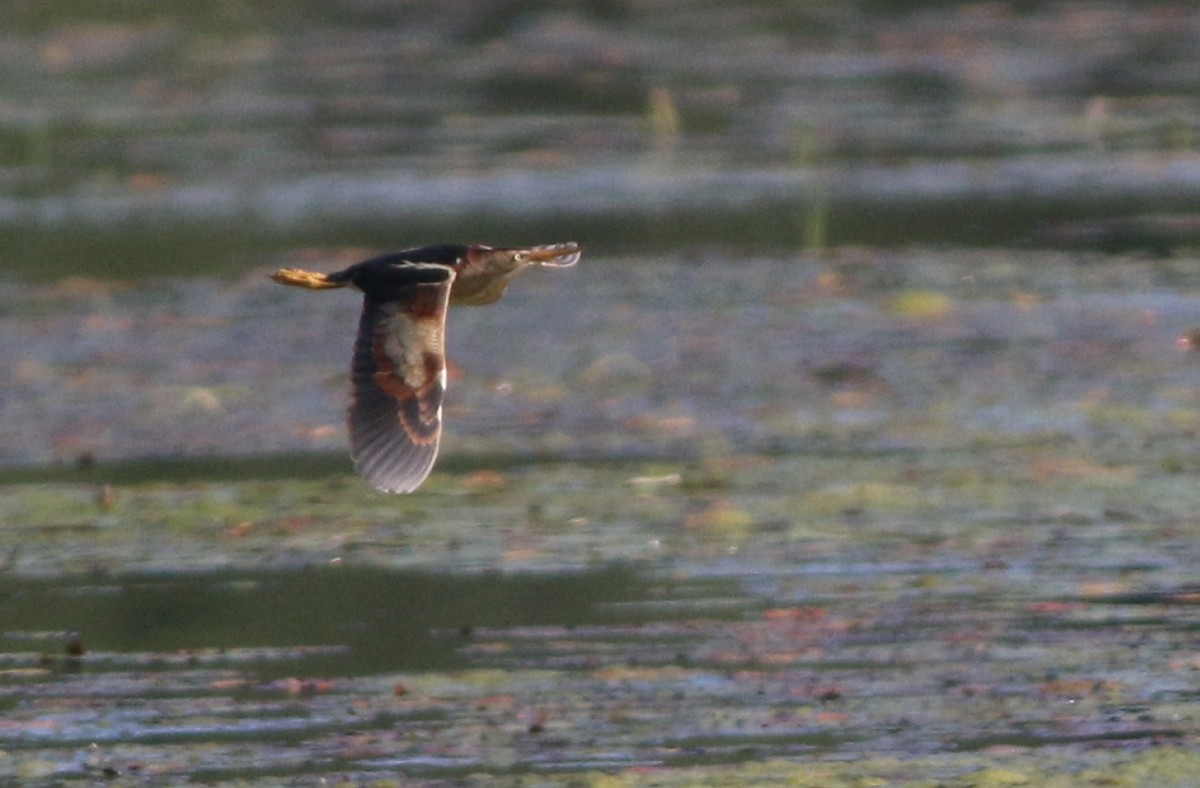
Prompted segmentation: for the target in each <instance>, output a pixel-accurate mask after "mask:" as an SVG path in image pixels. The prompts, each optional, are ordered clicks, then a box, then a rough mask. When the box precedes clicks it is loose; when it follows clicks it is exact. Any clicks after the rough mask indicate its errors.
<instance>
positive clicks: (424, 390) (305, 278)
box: [271, 243, 580, 492]
mask: <svg viewBox="0 0 1200 788" xmlns="http://www.w3.org/2000/svg"><path fill="white" fill-rule="evenodd" d="M579 255H580V248H579V245H578V244H575V243H562V244H552V245H548V246H531V247H529V248H526V249H493V248H492V247H490V246H482V245H480V244H471V245H469V246H465V245H462V244H441V245H437V246H425V247H422V248H420V249H406V250H404V251H402V252H395V253H393V254H386V255H383V256H381V257H374V258H371V259H370V260H365V261H364V262H361V263H357V264H355V265H352V266H350V267H349V268H347V269H345V270H343V271H337V272H335V273H330V274H322V273H316V272H313V271H304V270H301V269H299V268H283V269H280V270H278V271H276V272H275V273H273V274H271V278H272V279H274V280H275V281H276V282H278V283H280V284H283V285H291V286H293V287H304V288H307V289H309V290H328V289H332V288H338V287H355V288H357V289H358V290H360V291H362V294H363V307H362V316H361V317H360V319H359V324H358V338H357V339H356V340H355V342H354V361H353V363H352V365H351V368H350V389H351V403H350V418H349V423H350V456H351V457H352V458H353V460H354V468H355V470H356V471H358V473H359V474H360V475H361V476H362V477H363V478H365V479H366V480H367V481H368V482H370V483H371V484H372V485H374V486H375V487H376V488H377V489H379V490H382V491H384V492H412V491H413V490H415V489H417V487H419V486H420V485H421V482H423V481H425V477H427V476H428V475H429V471H430V470H431V469H432V468H433V463H434V460H435V459H436V458H437V452H438V441H439V440H440V438H441V435H442V399H443V397H444V396H445V394H446V343H445V338H446V310H447V309H448V307H449V306H450V305H451V304H468V305H471V306H477V305H481V304H491V303H494V302H496V301H498V300H500V297H501V296H503V295H504V291H505V290H507V289H508V285H509V282H511V281H512V278H513V277H514V276H516V275H517V274H518V273H520V272H521V271H522V270H524V269H526V268H529V267H532V266H546V267H551V268H565V267H567V266H572V265H575V263H577V262H579Z"/></svg>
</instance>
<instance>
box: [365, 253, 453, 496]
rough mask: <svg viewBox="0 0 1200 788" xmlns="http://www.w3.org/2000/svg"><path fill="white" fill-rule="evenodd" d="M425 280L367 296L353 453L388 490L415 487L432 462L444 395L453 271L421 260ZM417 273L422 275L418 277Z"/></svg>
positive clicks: (367, 473)
mask: <svg viewBox="0 0 1200 788" xmlns="http://www.w3.org/2000/svg"><path fill="white" fill-rule="evenodd" d="M413 268H421V269H432V268H437V269H439V270H441V271H444V272H445V277H444V279H443V280H442V281H429V280H430V279H431V278H436V277H437V275H436V274H434V273H433V272H432V271H430V270H423V271H421V277H420V280H421V281H414V282H413V283H412V284H405V283H403V282H400V283H397V284H395V285H394V286H390V287H389V288H388V300H385V301H380V300H375V299H373V298H371V297H369V296H366V297H364V298H363V311H362V318H361V319H360V321H359V327H358V339H357V340H356V341H355V343H354V364H353V367H352V369H351V385H352V394H353V401H352V403H351V405H350V454H351V456H352V457H353V458H354V467H355V469H356V470H357V471H358V472H359V474H361V475H362V476H363V478H365V479H366V480H367V481H368V482H370V483H371V484H373V485H374V486H375V487H377V488H378V489H380V490H385V491H387V492H412V491H413V490H415V489H416V488H417V487H418V486H419V485H420V484H421V482H423V481H424V480H425V477H426V476H428V475H429V471H430V469H432V468H433V461H434V459H435V458H436V457H437V452H438V441H439V439H440V438H441V434H442V398H443V396H444V395H445V393H446V355H445V330H446V307H447V303H448V301H449V298H450V287H451V285H452V284H453V282H454V271H453V270H452V269H450V268H449V267H447V266H422V265H420V264H415V265H414V266H413ZM414 279H416V277H414Z"/></svg>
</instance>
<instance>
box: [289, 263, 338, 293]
mask: <svg viewBox="0 0 1200 788" xmlns="http://www.w3.org/2000/svg"><path fill="white" fill-rule="evenodd" d="M271 279H273V280H275V281H276V282H278V283H279V284H281V285H291V286H292V287H303V288H307V289H309V290H330V289H332V288H335V287H345V286H346V285H347V284H349V283H348V282H334V281H332V280H331V279H330V278H329V276H328V275H327V274H322V273H318V272H316V271H305V270H303V269H300V268H280V269H279V270H278V271H276V272H275V273H273V274H271Z"/></svg>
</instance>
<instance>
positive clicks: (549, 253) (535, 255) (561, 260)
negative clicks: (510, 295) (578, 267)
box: [513, 242, 583, 268]
mask: <svg viewBox="0 0 1200 788" xmlns="http://www.w3.org/2000/svg"><path fill="white" fill-rule="evenodd" d="M582 251H583V250H582V249H580V248H579V244H577V243H574V242H568V243H562V244H548V245H546V246H533V247H530V248H528V249H514V250H513V256H514V258H515V259H516V260H517V262H519V263H524V264H526V265H544V266H546V267H548V268H569V267H571V266H573V265H575V264H576V263H578V262H579V256H580V254H582Z"/></svg>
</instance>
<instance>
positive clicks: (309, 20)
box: [0, 0, 1200, 279]
mask: <svg viewBox="0 0 1200 788" xmlns="http://www.w3.org/2000/svg"><path fill="white" fill-rule="evenodd" d="M1198 24H1200V23H1198V21H1197V17H1196V14H1195V12H1194V10H1193V9H1191V8H1190V6H1189V5H1188V4H1186V3H1119V2H1072V3H1040V2H1011V3H1005V2H999V3H961V2H924V3H922V2H887V1H886V0H863V1H862V2H852V3H834V2H820V1H819V0H809V1H808V2H791V1H786V0H759V1H758V2H747V3H725V2H689V3H679V2H657V1H656V0H578V2H520V3H517V2H504V1H503V0H483V1H482V2H453V1H451V2H438V3H433V2H376V1H373V0H339V1H338V2H332V3H325V2H299V3H292V2H287V3H275V2H265V3H248V2H237V0H222V1H220V2H218V1H216V0H214V1H213V2H189V3H183V2H179V3H174V2H166V3H125V2H87V3H84V2H78V3H73V2H66V1H65V0H57V1H56V2H48V3H46V2H24V1H23V0H16V1H15V2H11V3H6V4H5V5H4V8H3V9H0V25H2V28H3V33H2V34H0V67H2V68H3V71H4V74H5V78H4V80H3V85H2V86H0V109H2V113H0V196H2V198H3V202H2V203H0V228H2V230H3V232H2V233H0V252H2V253H3V255H4V259H5V266H4V270H5V272H6V274H5V275H6V276H7V277H14V276H20V277H23V278H27V279H36V278H48V277H56V276H62V275H64V274H68V273H74V274H82V275H88V276H98V277H132V276H147V275H163V274H168V275H190V274H197V273H202V274H209V273H217V274H222V275H231V274H236V273H238V272H239V271H243V270H245V269H246V268H247V267H248V266H253V265H256V264H258V263H260V262H261V260H262V257H263V255H264V254H265V253H268V252H271V251H273V250H276V249H279V248H280V247H284V248H294V247H297V246H303V245H314V244H316V245H324V244H339V243H340V244H354V245H366V246H384V247H389V248H402V247H406V246H412V245H419V244H422V243H426V242H428V241H429V240H430V239H435V238H443V237H446V238H451V239H459V238H460V237H470V238H477V239H492V240H493V241H495V242H496V243H516V242H526V240H525V239H527V238H529V237H537V238H540V237H542V236H543V235H546V234H549V235H550V236H553V237H558V236H560V235H562V234H563V233H566V234H567V235H568V236H570V237H571V238H572V239H575V240H578V241H580V242H583V243H585V244H587V245H589V246H593V247H595V248H597V249H598V250H605V251H608V252H613V253H616V252H620V253H622V254H638V253H641V254H644V253H646V252H647V251H662V250H678V249H680V248H681V247H697V246H701V247H713V246H717V247H720V248H722V249H724V250H727V251H729V252H733V253H738V254H741V253H745V252H746V251H747V250H773V251H779V250H784V251H793V250H796V249H810V250H811V249H820V248H825V247H828V246H833V245H839V244H848V243H849V244H872V245H878V244H884V245H904V244H912V243H931V242H939V243H943V242H949V243H955V244H988V245H995V244H1002V245H1009V244H1019V243H1029V242H1031V241H1041V242H1043V243H1046V242H1049V243H1052V244H1063V243H1068V242H1070V243H1075V244H1078V243H1098V242H1107V243H1109V244H1118V245H1122V244H1123V245H1125V246H1129V245H1133V246H1137V245H1139V244H1146V245H1150V246H1153V247H1154V248H1160V247H1161V245H1162V244H1164V243H1165V244H1168V245H1169V244H1170V241H1169V240H1167V241H1163V240H1162V239H1159V240H1157V241H1156V240H1155V239H1154V238H1147V237H1145V236H1155V235H1156V234H1161V233H1163V232H1166V233H1167V234H1171V233H1180V232H1183V233H1184V234H1185V235H1186V236H1187V237H1188V238H1189V239H1190V238H1191V237H1192V236H1193V235H1194V230H1195V228H1194V227H1192V226H1191V225H1190V224H1189V225H1187V227H1184V228H1179V227H1175V226H1171V227H1168V228H1162V227H1159V226H1158V225H1155V224H1154V223H1153V222H1150V223H1149V226H1145V227H1143V226H1142V225H1136V224H1135V226H1133V227H1130V226H1119V227H1113V226H1111V225H1100V224H1066V225H1064V222H1067V221H1068V220H1072V221H1076V222H1078V221H1080V220H1084V219H1091V218H1101V217H1110V216H1113V215H1127V214H1131V213H1132V214H1141V213H1159V212H1164V211H1176V210H1184V209H1189V208H1194V207H1195V203H1196V201H1197V192H1198V187H1197V179H1198V175H1197V169H1196V162H1195V160H1194V159H1193V158H1192V153H1193V151H1194V148H1195V144H1196V134H1197V132H1196V128H1197V107H1196V103H1195V95H1196V79H1197V77H1196V74H1198V73H1200V69H1197V61H1198V60H1200V54H1198V50H1200V43H1198V40H1197V36H1196V35H1195V33H1196V27H1197V25H1198ZM1189 230H1191V232H1189ZM597 245H598V246H597Z"/></svg>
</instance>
